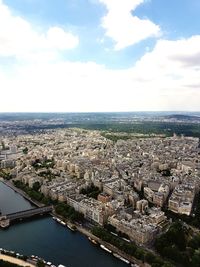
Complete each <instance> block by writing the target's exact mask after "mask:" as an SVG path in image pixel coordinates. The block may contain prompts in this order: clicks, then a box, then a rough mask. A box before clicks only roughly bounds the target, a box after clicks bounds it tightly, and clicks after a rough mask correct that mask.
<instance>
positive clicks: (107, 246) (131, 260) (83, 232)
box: [76, 225, 150, 267]
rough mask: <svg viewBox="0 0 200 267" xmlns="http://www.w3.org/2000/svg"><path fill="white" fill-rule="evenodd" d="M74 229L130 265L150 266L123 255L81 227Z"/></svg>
mask: <svg viewBox="0 0 200 267" xmlns="http://www.w3.org/2000/svg"><path fill="white" fill-rule="evenodd" d="M76 228H77V230H78V231H79V232H80V233H82V234H83V235H85V236H87V237H90V238H91V239H93V240H95V241H96V242H97V243H98V244H99V245H103V246H105V247H106V248H108V249H109V250H111V252H112V253H117V254H118V255H119V256H121V257H122V258H124V259H126V260H128V261H129V262H130V263H132V264H137V265H139V266H140V267H150V265H149V264H148V263H143V262H142V261H140V260H138V259H136V258H135V257H133V256H130V255H128V254H126V253H124V252H123V251H121V250H119V249H118V248H117V247H115V246H113V245H111V244H110V243H107V242H105V241H103V240H101V239H100V238H98V237H96V236H95V235H93V234H92V233H91V232H90V231H88V230H87V229H85V228H83V227H81V226H77V225H76Z"/></svg>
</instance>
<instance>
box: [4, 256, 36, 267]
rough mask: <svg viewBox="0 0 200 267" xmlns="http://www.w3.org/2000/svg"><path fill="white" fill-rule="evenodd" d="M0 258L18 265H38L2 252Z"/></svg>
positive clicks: (32, 266)
mask: <svg viewBox="0 0 200 267" xmlns="http://www.w3.org/2000/svg"><path fill="white" fill-rule="evenodd" d="M0 260H3V261H7V262H10V263H14V264H16V265H19V266H22V267H35V266H36V265H33V264H31V263H28V262H27V261H23V260H20V259H17V258H14V257H11V256H7V255H3V254H0Z"/></svg>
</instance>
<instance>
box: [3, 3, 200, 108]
mask: <svg viewBox="0 0 200 267" xmlns="http://www.w3.org/2000/svg"><path fill="white" fill-rule="evenodd" d="M0 100H1V101H0V112H113V111H200V0H56V1H55V0H0Z"/></svg>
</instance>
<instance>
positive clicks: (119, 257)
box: [113, 253, 130, 264]
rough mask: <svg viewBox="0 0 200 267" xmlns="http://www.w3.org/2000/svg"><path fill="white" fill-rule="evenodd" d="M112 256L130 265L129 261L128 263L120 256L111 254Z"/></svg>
mask: <svg viewBox="0 0 200 267" xmlns="http://www.w3.org/2000/svg"><path fill="white" fill-rule="evenodd" d="M113 256H115V257H116V258H118V259H120V260H121V261H123V262H125V263H127V264H130V261H128V260H127V259H124V258H123V257H121V256H120V255H118V254H117V253H113Z"/></svg>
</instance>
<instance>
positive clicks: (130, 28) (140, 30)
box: [99, 0, 160, 50]
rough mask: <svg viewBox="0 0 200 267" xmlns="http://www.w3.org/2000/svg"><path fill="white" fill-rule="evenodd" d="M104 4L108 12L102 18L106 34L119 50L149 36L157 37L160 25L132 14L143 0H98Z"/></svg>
mask: <svg viewBox="0 0 200 267" xmlns="http://www.w3.org/2000/svg"><path fill="white" fill-rule="evenodd" d="M99 1H100V2H101V3H103V4H104V5H106V8H107V10H108V13H107V14H106V15H105V16H104V17H103V19H102V26H103V28H105V30H106V35H107V36H108V37H110V38H112V39H113V40H114V42H115V49H116V50H120V49H123V48H125V47H128V46H130V45H134V44H136V43H138V42H140V41H142V40H144V39H147V38H149V37H157V36H158V35H159V34H160V27H159V26H158V25H156V24H154V23H153V22H152V21H150V20H149V19H140V18H138V17H137V16H133V15H132V13H131V12H132V11H134V10H135V9H136V8H137V6H139V5H140V4H142V3H144V1H145V0H117V1H116V0H99Z"/></svg>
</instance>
